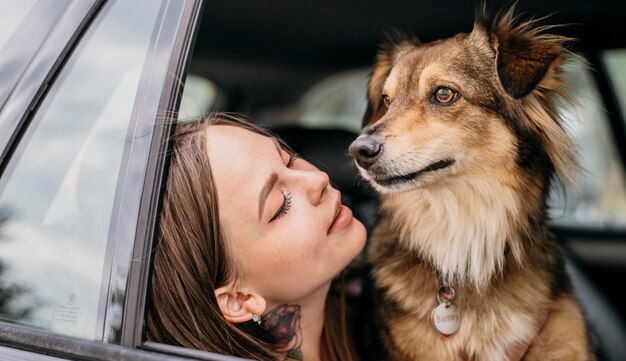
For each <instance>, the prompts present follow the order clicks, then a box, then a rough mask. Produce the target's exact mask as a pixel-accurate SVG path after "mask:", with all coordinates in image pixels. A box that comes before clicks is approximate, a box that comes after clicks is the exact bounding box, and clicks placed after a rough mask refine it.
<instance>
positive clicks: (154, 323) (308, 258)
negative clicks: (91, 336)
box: [148, 115, 366, 361]
mask: <svg viewBox="0 0 626 361" xmlns="http://www.w3.org/2000/svg"><path fill="white" fill-rule="evenodd" d="M163 202H164V203H163V210H162V213H161V217H160V237H159V242H158V245H157V248H156V250H155V254H154V265H153V273H152V281H151V288H150V292H151V301H152V307H151V308H150V309H149V314H148V338H149V339H150V340H153V341H158V342H164V343H170V344H175V345H181V346H184V347H191V348H197V349H201V350H207V351H212V352H218V353H224V354H231V355H236V356H241V357H246V358H252V359H258V360H277V359H281V360H291V359H294V360H302V359H303V360H306V361H309V360H311V361H313V360H351V359H353V358H354V357H353V353H352V351H351V350H352V348H351V346H350V344H349V340H348V336H347V332H346V327H345V321H343V320H344V316H343V315H340V314H341V312H338V308H341V307H340V306H342V305H341V304H339V305H337V304H336V303H333V302H332V301H333V298H332V297H329V289H330V287H331V281H332V280H333V279H334V278H335V277H336V276H337V275H338V274H339V273H340V272H341V271H342V269H344V268H345V267H346V266H347V265H348V263H350V261H351V260H352V259H353V258H354V257H355V256H356V255H357V254H358V253H359V252H360V251H361V250H362V248H363V246H364V242H365V237H366V235H365V229H364V227H363V225H362V224H361V223H360V222H359V221H357V220H356V219H354V218H353V217H352V212H351V211H350V209H348V208H347V207H345V206H343V205H341V194H340V193H339V191H337V190H336V189H334V188H333V187H332V186H331V185H330V183H329V179H328V176H327V175H326V174H325V173H324V172H321V171H320V170H318V169H317V168H315V167H314V166H313V165H311V164H310V163H308V162H306V161H305V160H303V159H300V158H298V157H297V155H296V154H294V153H292V152H290V151H289V150H288V149H287V148H286V147H285V146H284V144H282V143H281V142H280V141H279V140H278V139H277V138H275V137H273V136H271V135H270V134H269V133H267V132H266V131H264V130H262V129H259V128H258V127H255V126H253V125H252V124H251V123H249V122H246V121H243V120H240V119H236V118H234V117H232V116H228V115H213V116H211V117H209V118H207V119H205V120H203V121H201V122H196V123H184V124H179V125H177V130H176V134H175V136H174V145H173V149H172V157H171V163H170V169H169V177H168V180H167V183H166V191H165V197H164V201H163Z"/></svg>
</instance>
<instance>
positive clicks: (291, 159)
mask: <svg viewBox="0 0 626 361" xmlns="http://www.w3.org/2000/svg"><path fill="white" fill-rule="evenodd" d="M298 158H300V154H298V153H296V152H293V153H291V155H290V156H289V161H288V162H287V168H291V167H292V166H293V163H294V162H295V161H296V160H297V159H298Z"/></svg>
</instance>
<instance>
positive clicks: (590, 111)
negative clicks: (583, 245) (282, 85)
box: [297, 51, 626, 227]
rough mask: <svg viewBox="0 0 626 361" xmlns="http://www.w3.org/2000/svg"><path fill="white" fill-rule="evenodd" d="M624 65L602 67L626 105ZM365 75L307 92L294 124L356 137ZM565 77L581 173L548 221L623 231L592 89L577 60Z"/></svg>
mask: <svg viewBox="0 0 626 361" xmlns="http://www.w3.org/2000/svg"><path fill="white" fill-rule="evenodd" d="M624 62H626V51H616V52H607V64H609V68H615V70H614V72H615V73H616V74H618V76H616V77H615V79H616V80H615V81H616V82H619V81H621V82H622V83H620V84H621V85H616V87H617V88H618V90H620V91H621V95H622V99H623V100H625V101H624V103H623V104H626V80H624V76H625V75H626V70H625V69H626V66H625V64H624ZM617 68H619V69H617ZM369 71H370V70H369V69H362V70H354V71H349V72H345V73H341V74H338V75H334V76H332V77H330V78H327V79H325V80H323V81H321V82H320V83H318V84H317V85H315V86H314V87H312V88H311V90H310V91H308V92H307V93H306V94H305V95H304V96H303V98H302V101H301V102H300V107H299V109H300V112H299V115H298V118H297V122H298V123H299V124H301V125H304V126H307V127H317V128H329V127H341V128H344V129H348V130H352V131H355V132H358V131H359V130H360V127H361V121H362V117H363V113H364V112H365V107H366V103H365V99H366V89H367V88H366V84H367V77H368V74H369ZM567 73H568V74H569V77H570V80H571V82H572V83H573V85H574V86H573V89H577V90H578V94H577V95H576V99H577V104H576V105H575V106H563V107H561V109H560V112H561V114H562V116H563V118H564V121H565V128H566V129H567V130H568V132H569V133H570V135H571V136H572V137H573V138H574V141H575V143H576V144H577V147H578V156H579V160H580V162H581V166H582V171H580V172H578V173H577V174H576V183H577V186H576V187H577V188H573V187H567V188H562V187H560V186H559V185H557V184H555V187H554V189H553V191H552V192H551V195H550V196H551V199H550V202H549V203H550V205H551V216H552V219H553V221H554V222H555V223H559V224H568V225H593V226H598V225H599V226H619V227H626V179H625V176H624V169H623V167H622V164H621V162H620V160H619V157H618V154H617V148H616V145H615V142H614V138H613V136H612V134H611V132H612V130H611V127H610V124H609V119H608V117H607V114H606V112H605V111H604V109H603V104H602V99H601V97H600V95H599V93H598V89H597V84H596V83H595V81H594V78H593V76H592V75H591V72H590V70H589V69H588V68H587V67H586V66H585V65H584V60H583V59H582V58H579V57H572V58H571V59H570V65H569V66H568V68H567ZM620 76H621V78H620ZM618 78H619V79H618Z"/></svg>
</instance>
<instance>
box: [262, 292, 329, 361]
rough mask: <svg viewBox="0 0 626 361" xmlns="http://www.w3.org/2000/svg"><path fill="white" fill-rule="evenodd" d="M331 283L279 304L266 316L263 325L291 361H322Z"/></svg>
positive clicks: (278, 347) (275, 343)
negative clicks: (323, 334) (322, 344)
mask: <svg viewBox="0 0 626 361" xmlns="http://www.w3.org/2000/svg"><path fill="white" fill-rule="evenodd" d="M329 287H330V283H329V284H328V285H325V286H323V287H321V288H320V289H318V290H316V291H314V292H313V293H311V294H309V295H307V296H306V297H303V298H302V299H300V300H297V301H291V302H290V303H288V304H287V303H283V304H279V305H278V306H275V307H274V308H272V310H271V311H269V312H268V313H267V314H266V315H264V316H263V323H262V327H263V328H264V329H265V330H266V331H267V332H268V333H270V334H271V335H272V336H273V337H274V338H275V341H274V342H273V343H274V346H275V349H276V350H277V351H278V352H279V353H281V354H283V355H285V358H287V359H290V360H292V359H293V360H306V361H319V360H321V355H320V349H321V342H322V341H321V340H322V330H323V328H324V311H325V305H326V297H327V295H328V290H329Z"/></svg>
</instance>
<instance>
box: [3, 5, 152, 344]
mask: <svg viewBox="0 0 626 361" xmlns="http://www.w3.org/2000/svg"><path fill="white" fill-rule="evenodd" d="M160 6H161V4H160V2H155V1H149V0H143V1H134V0H133V1H130V0H126V1H116V2H110V3H108V4H107V5H106V7H105V9H103V10H102V12H101V13H100V14H99V16H100V19H101V20H99V21H97V22H96V23H94V24H92V26H91V29H90V30H89V31H88V33H87V34H86V35H85V37H83V39H82V40H81V44H80V45H79V47H78V48H77V49H76V50H75V52H74V54H73V55H72V57H71V59H70V60H69V62H68V64H67V65H66V66H65V69H64V70H63V71H62V74H61V75H60V77H59V78H58V79H57V80H56V82H55V84H54V85H53V87H52V88H51V90H50V92H49V94H48V96H47V98H46V99H45V101H44V103H42V106H41V107H40V109H39V110H38V113H37V114H36V115H35V117H34V119H33V120H32V123H31V124H30V126H29V129H28V130H27V132H26V134H25V135H24V137H23V138H22V140H21V143H20V145H19V146H18V148H17V150H16V152H15V155H14V156H13V158H12V159H11V162H10V163H9V165H8V167H7V169H6V171H5V173H4V174H3V178H2V180H0V209H2V210H3V213H2V214H3V215H4V216H3V217H4V218H2V219H3V223H2V234H3V241H1V242H0V263H1V264H2V265H3V266H2V267H1V268H0V270H1V271H2V272H0V299H2V298H3V297H10V301H8V302H7V306H6V307H4V309H2V308H0V319H3V320H8V321H12V322H17V323H21V324H26V325H32V326H36V327H40V328H45V329H49V330H53V331H56V332H60V333H64V334H69V335H74V336H79V337H84V338H89V339H101V338H102V324H101V323H102V317H103V313H104V310H103V309H102V307H100V305H101V304H100V303H101V302H106V296H107V290H108V276H109V274H110V271H108V270H107V269H106V268H107V265H106V264H105V260H106V255H107V252H109V251H110V250H109V248H110V247H111V245H107V239H108V234H109V224H110V221H111V216H112V215H111V211H112V205H113V201H114V195H115V191H116V185H117V181H118V172H119V168H120V164H121V162H122V157H123V153H124V149H125V146H126V135H127V131H128V125H129V122H130V120H131V112H132V109H133V105H134V101H135V97H136V93H137V89H138V84H139V79H140V76H141V73H142V68H143V64H144V62H145V61H146V57H147V54H148V45H149V43H150V40H151V37H152V33H153V30H154V27H155V22H156V20H157V16H158V11H159V8H160ZM11 290H15V291H11ZM19 310H22V311H19Z"/></svg>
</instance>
